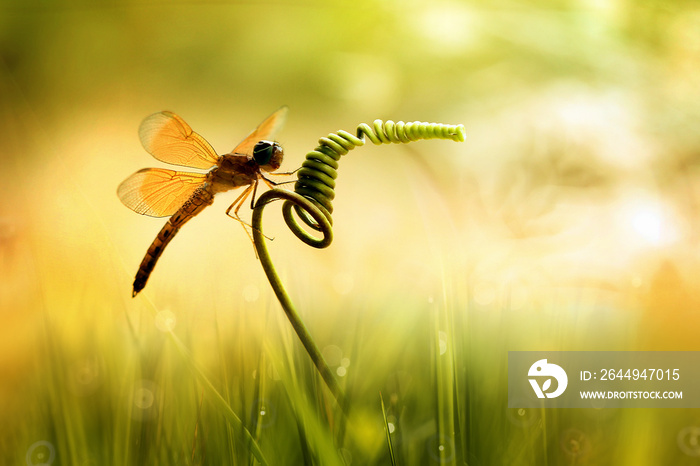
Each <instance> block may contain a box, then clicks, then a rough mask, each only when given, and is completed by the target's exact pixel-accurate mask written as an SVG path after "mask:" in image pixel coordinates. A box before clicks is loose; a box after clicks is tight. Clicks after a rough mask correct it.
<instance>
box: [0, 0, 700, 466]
mask: <svg viewBox="0 0 700 466" xmlns="http://www.w3.org/2000/svg"><path fill="white" fill-rule="evenodd" d="M699 63H700V7H699V6H698V4H697V3H696V2H692V1H677V2H664V1H653V0H648V1H647V0H643V1H624V0H610V1H602V0H550V1H545V0H542V1H535V2H527V3H517V2H507V1H456V0H454V1H437V2H422V1H418V0H415V1H411V0H404V1H400V2H399V1H394V0H384V1H373V2H370V1H362V0H360V1H354V2H327V1H314V0H309V1H302V2H299V1H287V0H283V1H277V2H240V3H239V2H227V1H210V2H188V1H179V2H166V1H154V2H135V1H133V2H132V1H110V2H106V1H105V2H87V1H58V0H57V1H38V0H29V1H26V0H22V1H19V0H17V1H13V0H0V124H1V128H2V132H1V134H2V137H1V138H0V163H1V164H2V165H1V166H0V167H1V169H0V190H1V191H0V194H1V199H2V202H0V273H1V274H2V282H1V283H0V319H1V320H0V322H1V324H0V380H1V383H0V458H1V459H2V460H3V461H2V462H3V463H4V464H23V462H24V461H26V462H27V464H42V463H51V464H84V465H87V464H118V463H122V464H240V463H241V462H251V461H252V460H251V459H250V458H251V457H250V452H249V449H247V448H246V447H245V445H243V446H241V442H240V439H241V438H242V437H241V434H240V431H236V430H235V429H232V428H231V426H230V425H228V424H227V423H226V422H225V420H224V419H223V417H222V416H221V414H220V413H219V412H217V409H216V408H215V407H214V406H213V405H212V404H210V403H208V400H207V398H208V396H207V395H206V394H205V392H204V391H203V388H202V385H201V380H200V381H198V378H197V376H196V375H195V374H194V373H192V372H190V371H189V369H187V367H188V366H187V362H188V361H189V362H192V361H195V362H197V364H200V365H201V367H202V368H203V370H204V372H205V373H206V374H207V375H208V376H209V377H210V378H211V380H212V383H213V385H214V386H215V387H216V388H217V390H218V391H219V392H220V393H221V394H222V396H223V397H224V398H225V399H226V401H227V402H228V403H229V405H230V406H231V408H232V410H233V411H234V412H236V413H237V414H238V415H239V417H241V419H242V422H243V424H244V425H245V426H246V427H247V428H248V429H249V430H250V431H251V433H252V434H253V436H254V437H255V440H256V442H257V443H258V444H259V445H260V448H261V449H262V451H263V453H265V455H266V457H267V458H268V461H269V463H270V464H303V463H304V462H309V461H310V460H313V461H314V462H316V464H346V465H348V464H391V462H390V454H389V449H388V446H387V441H386V436H385V434H384V429H388V430H389V431H391V433H392V436H393V441H394V444H393V447H394V450H395V454H396V456H397V460H398V464H469V465H481V464H483V465H487V464H533V465H534V464H597V465H600V464H616V465H619V464H636V465H639V464H697V463H695V461H697V458H698V457H700V447H699V446H698V445H700V443H698V437H700V427H697V426H699V425H700V419H698V417H697V413H696V412H695V411H693V410H684V411H676V410H626V411H625V410H606V409H594V408H591V409H589V410H549V411H546V410H536V409H533V410H516V411H513V410H508V409H507V407H506V406H507V403H506V393H507V379H506V368H507V351H509V350H510V351H512V350H696V349H698V343H697V342H698V339H697V329H698V325H699V324H700V318H699V317H698V313H697V307H698V302H699V298H700V296H698V286H697V276H698V272H700V267H699V266H700V262H699V261H700V255H699V250H698V243H699V241H700V230H699V229H698V220H699V217H700V210H699V209H700V204H699V201H700V198H699V196H700V132H699V131H698V127H699V125H700V66H699ZM284 104H286V105H288V106H289V107H290V114H289V119H288V121H287V125H286V127H285V128H284V130H283V131H282V132H281V133H280V134H279V135H278V140H279V142H280V143H281V144H283V146H284V147H285V153H286V156H285V163H284V164H283V166H282V170H285V171H287V170H290V171H291V170H294V169H295V168H297V167H298V166H299V165H300V164H301V162H302V161H303V159H304V156H305V154H306V153H307V152H308V151H310V150H312V149H313V148H314V147H315V146H316V144H317V140H318V138H319V137H322V136H325V135H327V134H328V133H330V132H335V131H337V130H339V129H344V130H346V131H350V132H354V130H355V128H356V126H357V124H359V123H362V122H367V123H371V122H372V121H373V120H374V119H377V118H381V119H385V120H387V119H392V120H395V121H397V120H403V121H413V120H421V121H431V122H440V123H449V124H464V125H465V127H466V131H467V141H466V142H465V143H455V142H451V141H419V142H415V143H412V144H408V145H392V146H381V147H375V146H372V145H369V146H366V147H361V148H358V149H355V150H354V151H352V152H351V153H350V154H348V155H347V156H346V157H344V158H343V160H341V163H340V169H339V179H338V188H337V190H336V193H337V198H336V201H335V204H334V205H335V213H334V237H335V239H334V243H333V244H332V245H331V246H330V247H329V248H328V249H325V250H314V249H311V248H308V247H306V246H305V245H303V244H302V243H300V242H299V241H298V240H296V238H295V237H293V236H292V235H291V234H289V232H288V231H287V230H286V227H285V226H284V224H283V223H282V222H281V221H280V217H281V216H280V215H279V209H278V208H276V207H274V206H271V207H268V208H267V210H266V212H267V215H266V219H265V232H266V234H268V235H269V236H273V237H274V238H275V240H274V241H272V242H270V249H271V254H272V256H273V260H274V261H275V264H276V266H277V268H278V271H279V273H280V274H281V276H282V278H283V280H284V281H285V284H286V286H287V288H288V290H289V292H290V295H291V296H292V299H293V300H294V301H295V303H296V304H297V306H298V307H299V308H300V310H301V313H302V315H303V318H304V319H305V321H306V323H307V325H308V326H309V330H310V332H311V333H312V335H313V336H314V338H316V340H317V343H318V345H319V346H320V347H321V348H323V351H324V355H325V356H326V358H327V359H328V361H329V364H331V366H332V367H333V368H334V370H336V369H337V372H336V375H337V376H338V377H339V379H340V380H341V383H342V384H343V386H344V387H345V389H346V391H347V392H348V394H349V397H350V399H351V403H352V405H353V413H354V416H355V417H354V418H353V420H351V421H349V422H348V423H347V425H345V424H344V423H342V422H339V421H338V416H339V411H338V410H337V407H334V406H333V403H332V401H331V400H330V398H329V396H328V394H327V393H326V392H324V389H323V387H322V386H321V383H320V382H319V380H318V379H316V378H315V377H314V376H313V370H312V368H311V367H310V365H309V361H308V357H306V355H305V354H304V352H303V348H302V347H301V346H300V345H299V344H298V343H297V341H296V336H295V335H293V334H292V333H291V331H290V329H289V328H288V323H287V322H286V320H285V318H284V315H283V314H282V312H281V310H280V308H279V305H278V304H277V302H276V300H275V298H274V295H273V294H272V292H271V289H270V287H269V285H268V283H267V282H266V280H265V278H264V274H263V273H262V270H261V268H260V266H259V264H258V261H257V259H256V257H255V254H254V252H253V248H252V245H251V244H250V241H249V240H248V238H247V237H246V235H245V233H244V232H243V231H242V229H241V227H240V226H239V224H238V223H237V222H235V221H233V220H231V219H229V218H228V217H227V216H226V215H224V211H225V209H226V208H227V207H228V205H230V203H231V202H233V199H235V196H236V195H237V194H236V193H235V192H232V193H226V194H223V195H220V196H219V197H217V201H216V202H215V203H214V205H213V206H212V207H210V208H208V209H207V210H206V211H205V212H204V213H202V214H201V215H200V216H198V217H197V218H196V219H194V220H193V221H192V222H191V223H189V224H187V225H186V227H184V228H183V229H182V231H181V232H180V233H179V234H178V237H177V238H176V239H175V240H173V243H172V244H171V245H170V246H169V247H168V249H167V250H166V251H165V253H164V255H163V257H162V259H161V261H160V262H159V264H158V266H157V267H156V269H155V272H154V274H153V276H152V277H151V279H150V281H149V284H148V286H147V287H146V289H145V291H144V292H143V293H142V295H140V296H139V297H137V298H136V299H132V298H131V282H132V281H133V277H134V275H135V273H136V270H137V268H138V265H139V264H140V261H141V259H142V257H143V254H144V253H145V251H146V249H147V247H148V245H149V244H150V242H151V241H152V240H153V239H154V238H155V236H156V234H157V232H158V231H159V230H160V228H161V227H162V225H163V224H164V223H165V220H164V219H152V218H149V217H142V216H138V215H136V214H135V213H133V212H132V211H130V210H129V209H127V208H126V207H124V206H123V205H122V204H121V203H120V201H119V199H118V198H117V196H116V188H117V186H118V184H119V183H120V182H121V181H122V180H123V179H124V178H126V177H127V176H129V175H130V174H131V173H133V172H135V171H136V170H138V169H141V168H143V167H148V166H160V167H162V166H164V165H163V164H162V163H160V162H158V161H156V160H155V159H153V158H152V157H151V156H149V155H148V154H147V153H146V152H145V151H144V150H143V149H142V147H141V145H140V143H139V139H138V134H137V130H138V125H139V123H140V122H141V120H142V119H143V118H144V117H146V116H147V115H149V114H151V113H154V112H157V111H160V110H166V109H167V110H171V111H174V112H176V113H177V114H179V115H180V116H182V117H183V118H184V119H185V120H186V121H187V122H188V123H189V124H190V125H191V126H192V128H193V129H194V130H195V131H197V132H199V133H200V134H201V135H202V136H204V137H205V138H206V139H207V140H208V141H209V142H210V143H211V144H212V146H213V147H214V148H215V149H216V150H217V151H218V152H219V153H226V152H228V151H230V150H231V149H232V148H233V147H234V146H235V145H236V144H237V143H238V142H239V141H240V140H241V139H242V138H243V137H245V135H247V134H248V132H249V131H250V130H251V129H253V128H254V127H255V126H256V125H257V124H258V123H259V122H260V121H262V119H263V118H264V117H265V116H267V115H268V114H270V113H271V112H272V111H274V110H275V109H276V108H278V107H279V106H280V105H284ZM241 212H243V217H244V218H247V219H249V218H250V213H249V212H248V210H247V209H243V210H242V211H241ZM171 331H172V334H171V333H170V332H171ZM169 335H173V337H172V338H178V339H179V341H182V342H184V345H185V346H186V347H187V348H188V350H189V353H188V355H187V356H184V357H183V356H182V355H179V353H177V351H175V350H174V349H173V343H172V340H169V338H171V337H169ZM188 358H189V359H188ZM380 392H382V394H383V396H384V401H385V403H386V408H387V414H386V416H383V415H382V411H381V405H380V402H379V393H380ZM265 416H267V417H265ZM262 420H264V422H262ZM315 423H317V424H318V425H317V424H315ZM314 429H317V430H314ZM314 432H316V434H314ZM319 432H320V433H319Z"/></svg>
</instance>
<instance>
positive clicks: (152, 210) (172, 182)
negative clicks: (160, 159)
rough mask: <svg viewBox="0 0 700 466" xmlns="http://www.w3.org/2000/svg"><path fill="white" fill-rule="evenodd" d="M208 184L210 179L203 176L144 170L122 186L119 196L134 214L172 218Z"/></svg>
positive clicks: (158, 169)
mask: <svg viewBox="0 0 700 466" xmlns="http://www.w3.org/2000/svg"><path fill="white" fill-rule="evenodd" d="M206 181H207V176H206V175H203V174H200V173H187V172H176V171H175V170H166V169H164V168H144V169H143V170H139V171H137V172H136V173H134V174H133V175H131V176H130V177H129V178H127V179H125V180H124V181H123V182H122V184H120V185H119V188H117V196H119V199H120V200H121V201H122V202H123V203H124V205H125V206H127V207H128V208H130V209H131V210H133V211H134V212H137V213H139V214H143V215H150V216H151V217H168V216H170V215H172V214H174V213H175V212H177V210H178V209H179V208H180V207H182V205H183V204H184V203H185V202H187V200H188V199H189V198H190V197H191V196H192V194H193V193H194V192H195V190H196V189H197V188H199V187H200V186H202V185H203V184H204V183H205V182H206Z"/></svg>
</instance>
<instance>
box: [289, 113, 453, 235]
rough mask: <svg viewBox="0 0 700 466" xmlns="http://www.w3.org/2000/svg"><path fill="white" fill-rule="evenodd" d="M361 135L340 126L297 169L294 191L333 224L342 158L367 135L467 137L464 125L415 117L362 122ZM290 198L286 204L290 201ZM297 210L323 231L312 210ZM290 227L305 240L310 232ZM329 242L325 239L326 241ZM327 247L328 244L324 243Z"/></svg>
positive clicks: (384, 138)
mask: <svg viewBox="0 0 700 466" xmlns="http://www.w3.org/2000/svg"><path fill="white" fill-rule="evenodd" d="M356 134H357V135H356V136H355V135H352V134H350V133H348V132H347V131H343V130H340V131H338V132H336V133H331V134H329V135H328V136H327V137H324V138H321V139H319V141H318V144H319V145H318V146H317V147H316V148H315V149H314V150H312V151H311V152H309V153H308V154H306V160H304V163H302V168H301V169H300V170H299V171H298V172H297V182H296V184H295V185H294V191H295V192H296V193H297V194H300V195H301V196H304V197H305V198H307V199H309V200H310V201H311V202H312V203H313V204H314V205H315V206H316V207H317V208H318V209H319V210H321V212H323V214H324V215H325V216H326V218H327V219H328V221H329V222H330V223H331V224H332V223H333V219H332V217H331V214H332V213H333V203H332V201H333V199H334V198H335V179H336V178H337V177H338V172H337V169H338V161H339V160H340V157H341V156H343V155H345V154H347V153H348V152H349V151H351V150H352V149H354V148H355V147H357V146H362V145H364V144H365V137H367V138H368V139H369V140H370V141H371V142H372V143H373V144H376V145H379V144H391V143H408V142H411V141H417V140H420V139H448V140H452V141H457V142H463V141H464V139H465V132H464V125H445V124H441V123H426V122H421V121H413V122H410V123H404V122H403V121H399V122H396V123H394V122H393V121H391V120H388V121H386V122H384V121H382V120H374V123H372V126H370V125H368V124H366V123H361V124H360V125H358V127H357V133H356ZM289 202H290V201H287V202H286V203H285V204H289ZM294 210H295V212H296V213H297V215H298V216H299V217H300V218H301V219H302V221H303V222H304V223H305V224H306V225H307V226H308V227H310V228H312V229H314V230H317V231H320V228H319V226H318V223H317V222H315V221H313V219H311V216H310V215H309V213H308V212H306V211H305V210H304V209H302V208H301V207H299V206H296V205H295V206H294ZM287 225H288V226H289V228H290V229H291V230H292V231H293V232H294V233H295V234H296V235H297V236H298V237H299V238H301V239H302V240H304V241H306V240H305V238H307V237H308V235H307V234H306V233H305V232H301V231H299V230H300V229H301V226H300V225H299V224H298V223H296V222H294V223H290V222H289V221H287ZM324 244H325V242H324ZM324 247H325V246H324Z"/></svg>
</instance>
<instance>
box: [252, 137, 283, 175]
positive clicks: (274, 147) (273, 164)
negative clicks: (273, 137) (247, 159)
mask: <svg viewBox="0 0 700 466" xmlns="http://www.w3.org/2000/svg"><path fill="white" fill-rule="evenodd" d="M283 157H284V151H283V149H282V146H280V145H279V144H277V143H276V142H272V141H259V142H258V143H257V144H255V147H254V148H253V160H254V161H255V162H256V163H257V164H258V165H259V166H260V168H261V169H263V170H265V171H268V172H271V171H275V170H277V169H278V168H279V167H280V165H282V158H283Z"/></svg>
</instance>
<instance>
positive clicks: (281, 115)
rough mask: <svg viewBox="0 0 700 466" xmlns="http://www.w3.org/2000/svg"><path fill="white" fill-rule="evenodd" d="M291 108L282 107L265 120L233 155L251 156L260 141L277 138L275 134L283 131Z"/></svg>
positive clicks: (238, 146)
mask: <svg viewBox="0 0 700 466" xmlns="http://www.w3.org/2000/svg"><path fill="white" fill-rule="evenodd" d="M288 110H289V107H287V106H286V105H285V106H283V107H280V108H279V109H278V110H277V111H275V113H273V114H272V115H270V116H269V117H267V118H265V120H264V121H263V122H262V123H260V125H258V127H257V128H255V130H253V132H252V133H250V134H249V135H248V137H246V138H245V139H244V140H243V141H242V142H241V143H240V144H238V145H237V146H236V148H235V149H233V150H232V151H231V153H232V154H240V155H251V154H252V153H253V147H254V146H255V144H257V143H258V141H262V140H263V139H265V140H270V139H272V138H274V137H275V134H277V132H278V131H279V130H280V129H282V126H284V122H285V121H286V120H287V111H288Z"/></svg>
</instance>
